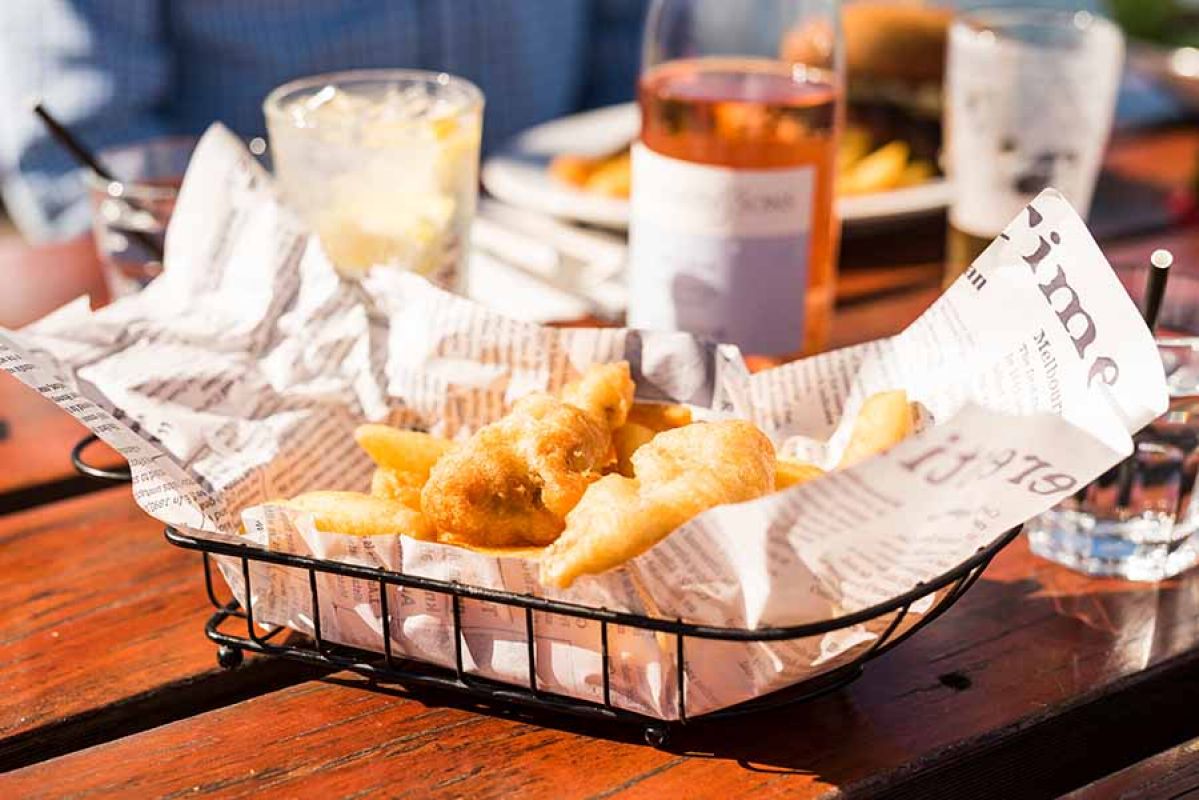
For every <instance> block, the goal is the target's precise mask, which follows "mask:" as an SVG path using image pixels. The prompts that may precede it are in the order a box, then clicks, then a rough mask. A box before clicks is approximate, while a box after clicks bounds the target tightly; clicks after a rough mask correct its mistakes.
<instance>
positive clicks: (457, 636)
mask: <svg viewBox="0 0 1199 800" xmlns="http://www.w3.org/2000/svg"><path fill="white" fill-rule="evenodd" d="M450 597H451V601H452V604H451V609H452V611H453V618H454V671H455V672H456V673H457V676H458V680H459V681H461V680H462V598H461V597H459V596H458V595H456V594H454V595H451V596H450Z"/></svg>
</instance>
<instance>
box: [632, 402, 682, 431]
mask: <svg viewBox="0 0 1199 800" xmlns="http://www.w3.org/2000/svg"><path fill="white" fill-rule="evenodd" d="M628 421H629V422H635V423H637V424H638V425H643V426H645V427H646V428H649V429H650V430H651V431H654V432H655V433H661V432H662V431H668V430H670V429H671V428H681V427H683V426H684V425H690V424H691V409H690V408H688V407H687V406H679V405H661V404H658V403H633V407H632V408H631V409H630V410H629V419H628Z"/></svg>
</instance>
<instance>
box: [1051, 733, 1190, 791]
mask: <svg viewBox="0 0 1199 800" xmlns="http://www.w3.org/2000/svg"><path fill="white" fill-rule="evenodd" d="M1196 796H1199V739H1192V740H1191V741H1189V742H1185V743H1183V744H1180V745H1178V746H1177V747H1171V748H1170V749H1169V750H1166V751H1165V752H1164V753H1158V754H1157V755H1155V756H1152V757H1150V758H1147V759H1145V760H1144V761H1140V762H1138V763H1136V764H1133V765H1132V766H1131V767H1126V768H1125V769H1122V770H1120V771H1119V772H1117V773H1115V774H1114V775H1109V776H1107V777H1106V778H1100V779H1099V780H1097V781H1095V782H1094V783H1091V784H1088V785H1086V786H1084V787H1083V788H1081V789H1078V790H1076V791H1073V792H1070V793H1069V794H1067V795H1065V796H1063V798H1062V800H1175V798H1183V797H1196Z"/></svg>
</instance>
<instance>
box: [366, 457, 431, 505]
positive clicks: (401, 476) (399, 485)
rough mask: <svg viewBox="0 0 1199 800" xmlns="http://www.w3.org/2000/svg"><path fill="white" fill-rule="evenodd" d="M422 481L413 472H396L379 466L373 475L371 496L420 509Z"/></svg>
mask: <svg viewBox="0 0 1199 800" xmlns="http://www.w3.org/2000/svg"><path fill="white" fill-rule="evenodd" d="M421 486H422V483H421V481H420V480H419V479H418V478H417V477H416V474H415V473H412V472H396V471H395V470H391V469H387V468H385V467H379V468H378V469H376V470H375V474H374V475H372V476H371V496H372V497H380V498H382V499H384V500H394V501H396V502H397V503H400V504H402V505H404V506H407V507H408V508H411V509H412V510H413V511H420V490H421Z"/></svg>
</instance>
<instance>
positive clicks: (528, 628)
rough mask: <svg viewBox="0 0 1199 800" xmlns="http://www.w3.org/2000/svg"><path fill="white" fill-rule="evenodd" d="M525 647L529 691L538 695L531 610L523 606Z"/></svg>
mask: <svg viewBox="0 0 1199 800" xmlns="http://www.w3.org/2000/svg"><path fill="white" fill-rule="evenodd" d="M525 645H526V646H527V647H528V653H529V690H530V691H531V692H533V694H540V693H541V692H540V690H539V689H538V688H537V641H536V639H534V638H533V609H531V608H529V607H528V606H525Z"/></svg>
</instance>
